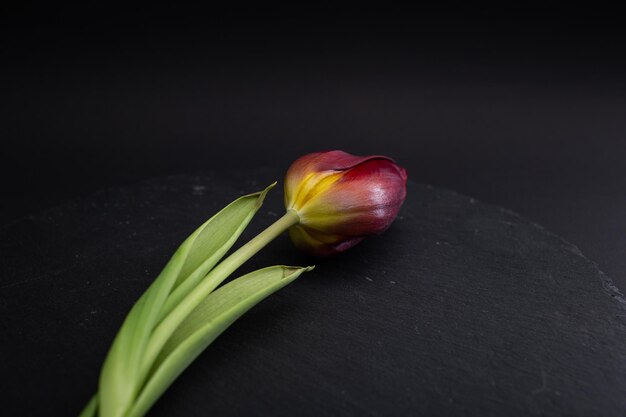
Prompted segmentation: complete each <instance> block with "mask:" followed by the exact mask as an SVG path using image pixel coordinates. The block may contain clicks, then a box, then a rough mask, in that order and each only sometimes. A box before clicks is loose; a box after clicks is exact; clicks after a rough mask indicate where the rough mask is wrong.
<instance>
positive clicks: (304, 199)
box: [290, 171, 343, 215]
mask: <svg viewBox="0 0 626 417" xmlns="http://www.w3.org/2000/svg"><path fill="white" fill-rule="evenodd" d="M342 175H343V172H336V171H323V172H311V173H309V174H307V175H306V176H305V177H304V179H303V180H302V182H301V183H300V184H299V186H298V189H297V191H296V193H295V198H294V199H293V202H292V203H291V207H290V208H293V209H295V210H297V211H298V212H300V214H301V215H303V213H301V211H302V209H303V208H304V206H305V205H306V203H308V202H309V201H310V200H311V199H312V198H314V197H315V196H317V195H319V194H320V193H323V192H325V191H327V190H328V189H329V188H331V187H332V185H333V184H334V183H335V182H337V181H339V179H341V177H342Z"/></svg>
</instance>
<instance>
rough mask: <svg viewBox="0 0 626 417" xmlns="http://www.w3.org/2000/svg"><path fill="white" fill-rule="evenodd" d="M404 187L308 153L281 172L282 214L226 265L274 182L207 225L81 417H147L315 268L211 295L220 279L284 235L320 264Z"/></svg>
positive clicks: (391, 215) (386, 213) (123, 343)
mask: <svg viewBox="0 0 626 417" xmlns="http://www.w3.org/2000/svg"><path fill="white" fill-rule="evenodd" d="M406 179H407V176H406V171H405V170H404V169H403V168H401V167H399V166H398V165H397V164H396V163H395V162H394V161H393V160H392V159H390V158H387V157H385V156H378V155H375V156H354V155H350V154H347V153H345V152H342V151H331V152H318V153H313V154H310V155H305V156H303V157H301V158H300V159H298V160H296V161H295V162H294V163H293V164H292V165H291V167H290V168H289V170H288V172H287V177H286V181H285V206H286V208H287V210H286V212H285V214H284V215H283V216H282V217H280V218H279V219H277V220H276V221H275V222H274V223H273V224H271V225H270V226H268V227H267V228H266V229H265V230H263V231H262V232H261V233H259V234H258V235H257V236H255V237H254V238H252V239H251V240H250V241H248V242H247V243H245V244H244V245H242V246H241V247H239V248H238V249H237V250H236V251H234V252H232V253H231V254H230V255H229V256H227V257H226V258H224V259H222V258H223V257H224V255H225V254H226V253H227V252H229V250H230V248H231V247H232V245H233V244H234V243H235V241H236V240H237V238H238V237H239V236H240V235H241V233H243V231H244V229H245V228H246V226H247V225H248V223H249V222H250V220H251V219H252V217H253V216H254V214H255V213H256V212H257V211H258V210H259V208H260V207H261V204H262V203H263V200H264V198H265V195H266V194H267V192H268V191H269V190H270V189H271V188H272V187H273V186H274V185H275V183H274V184H272V185H270V186H269V187H268V188H266V189H265V190H264V191H262V192H259V193H255V194H250V195H247V196H242V197H240V198H238V199H237V200H235V201H234V202H232V203H231V204H229V205H228V206H226V207H225V208H224V209H222V210H221V211H220V212H218V213H217V214H215V215H214V216H213V217H211V218H210V219H208V220H207V221H206V222H205V223H203V224H202V225H201V226H200V227H199V228H198V229H197V230H196V231H195V232H193V233H192V234H191V235H190V236H189V238H187V240H185V241H184V242H183V244H182V245H181V246H180V248H179V249H178V250H177V251H176V252H175V253H174V255H173V256H172V258H171V260H170V261H169V263H168V264H167V265H166V266H165V268H164V269H163V271H162V272H161V274H159V275H158V277H157V278H156V279H155V281H154V282H153V283H152V285H151V286H150V287H149V288H148V289H147V290H146V292H145V293H144V295H143V296H142V297H141V298H140V300H139V301H138V302H137V303H136V304H135V305H134V306H133V308H132V309H131V311H130V313H129V314H128V316H127V318H126V320H125V322H124V324H123V326H122V328H121V329H120V331H119V333H118V334H117V336H116V338H115V340H114V342H113V345H112V346H111V349H110V350H109V354H108V355H107V358H106V360H105V362H104V365H103V368H102V372H101V374H100V380H99V385H98V392H97V393H96V394H95V395H94V396H93V397H92V399H91V400H90V401H89V402H88V404H87V406H86V407H85V408H84V410H83V412H82V413H81V417H95V416H99V417H142V416H144V415H145V414H146V413H147V412H148V410H149V409H150V407H152V405H153V404H154V403H155V401H157V399H158V398H159V397H160V396H161V395H162V394H163V392H165V390H167V388H168V387H169V386H170V384H172V382H173V381H174V380H175V379H176V378H177V377H178V375H179V374H180V373H181V372H183V370H184V369H185V368H186V367H187V366H188V365H189V364H190V362H191V361H193V359H194V358H195V357H196V356H198V355H199V354H200V353H201V352H202V351H203V350H204V349H205V348H207V347H208V346H209V345H210V344H211V342H212V341H213V340H215V338H216V337H218V336H219V334H220V333H222V332H223V331H224V330H225V329H226V328H227V327H228V326H229V325H230V324H231V323H232V322H234V321H235V320H237V318H239V317H240V316H241V315H242V314H244V313H245V312H246V311H247V310H248V309H250V308H252V307H253V306H254V305H255V304H257V303H258V302H260V301H261V300H262V299H264V298H265V297H267V296H268V295H270V294H271V293H273V292H275V291H277V290H279V289H280V288H282V287H284V286H285V285H287V284H289V283H290V282H292V281H293V280H294V279H296V278H297V277H298V276H299V275H300V274H302V273H304V272H307V271H310V270H311V269H312V267H308V268H301V267H287V266H280V265H278V266H274V267H269V268H263V269H260V270H257V271H254V272H251V273H249V274H246V275H244V276H242V277H239V278H237V279H234V280H232V281H230V282H229V283H228V284H226V285H223V286H221V287H219V288H218V286H220V285H221V284H222V282H223V281H224V280H225V279H227V278H228V277H229V276H230V275H231V274H232V273H233V272H234V271H236V270H237V269H238V268H239V267H240V266H241V265H242V264H243V263H244V262H246V261H247V260H248V259H250V258H251V257H252V256H254V255H255V254H256V253H257V252H258V251H260V250H261V249H262V248H263V247H265V246H266V245H267V244H268V243H270V242H271V241H272V240H273V239H275V238H276V237H277V236H279V235H280V234H282V233H283V232H285V231H287V230H288V231H289V235H290V236H291V239H292V240H293V242H294V243H295V245H296V246H297V247H298V248H300V249H303V250H305V251H307V252H309V253H311V254H314V255H319V256H328V255H333V254H336V253H339V252H343V251H345V250H347V249H348V248H350V247H352V246H354V245H356V244H357V243H358V242H360V241H361V240H363V239H364V238H365V237H367V236H369V235H373V234H377V233H381V232H383V231H384V230H385V229H387V228H388V227H389V226H390V225H391V223H392V222H393V220H394V219H395V218H396V216H397V215H398V211H399V210H400V207H401V206H402V203H403V202H404V198H405V196H406ZM220 259H221V261H220ZM216 288H217V289H216Z"/></svg>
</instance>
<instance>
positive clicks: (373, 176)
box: [300, 159, 406, 237]
mask: <svg viewBox="0 0 626 417" xmlns="http://www.w3.org/2000/svg"><path fill="white" fill-rule="evenodd" d="M405 184H406V172H405V171H404V169H402V168H400V167H399V166H397V165H396V164H394V163H392V162H389V161H388V160H385V159H372V160H369V161H366V162H364V163H362V164H359V165H358V166H357V167H355V168H353V169H351V170H349V171H347V172H345V174H344V175H343V176H342V177H341V178H340V179H339V180H338V181H337V182H335V183H334V184H333V185H332V190H331V191H328V192H324V193H319V194H317V195H316V196H315V197H313V198H311V199H310V200H308V202H307V204H306V206H305V207H303V208H302V209H301V213H300V215H301V224H302V225H303V226H304V227H306V228H307V229H314V230H317V231H320V232H325V233H333V234H338V235H343V236H353V237H354V236H367V235H370V234H377V233H381V232H383V231H384V230H386V229H387V228H388V227H389V225H390V224H391V223H392V222H393V220H394V219H395V217H396V215H397V214H398V211H399V209H400V206H401V205H402V202H403V201H404V198H405V197H406V186H405Z"/></svg>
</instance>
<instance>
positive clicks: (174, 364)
mask: <svg viewBox="0 0 626 417" xmlns="http://www.w3.org/2000/svg"><path fill="white" fill-rule="evenodd" d="M311 269H312V267H309V268H299V267H287V266H273V267H269V268H264V269H261V270H258V271H255V272H252V273H250V274H247V275H244V276H242V277H240V278H238V279H236V280H234V281H231V282H229V283H228V284H226V285H224V286H223V287H221V288H219V289H217V290H215V291H214V292H213V293H211V294H210V295H209V296H208V297H206V298H205V299H204V301H203V302H202V303H201V304H199V305H198V307H196V309H195V310H193V312H192V313H191V314H189V316H187V318H186V319H185V320H184V321H183V322H182V323H181V325H180V326H179V327H178V329H177V330H176V331H175V332H174V333H173V334H172V337H171V338H170V339H169V340H168V342H167V344H166V345H165V346H164V348H163V350H162V351H161V354H160V355H159V357H158V359H157V360H156V362H155V364H154V368H153V370H152V373H151V375H150V377H149V378H148V381H147V382H146V385H145V386H144V388H143V389H142V391H141V393H140V394H139V396H138V398H137V401H136V402H135V404H134V405H133V407H132V408H131V409H130V411H129V413H128V414H127V415H126V417H141V416H143V415H144V414H145V413H146V412H147V411H148V410H149V409H150V407H151V406H152V405H153V404H154V402H155V401H156V400H157V399H158V398H159V397H160V396H161V395H162V394H163V392H165V390H166V389H167V388H168V387H169V386H170V385H171V384H172V382H174V380H175V379H176V378H177V377H178V375H180V373H181V372H183V370H185V368H187V366H188V365H189V364H190V363H191V362H193V360H194V359H195V358H196V357H197V356H198V355H199V354H200V353H201V352H202V351H203V350H204V349H205V348H206V347H207V346H208V345H210V344H211V342H213V340H215V339H216V338H217V337H218V336H219V335H220V334H221V333H222V332H223V331H224V330H226V328H228V326H230V325H231V324H232V323H233V322H234V321H235V320H237V319H238V318H239V317H241V315H243V314H244V313H245V312H246V311H248V310H249V309H250V308H252V307H253V306H254V305H256V304H257V303H259V302H260V301H261V300H263V299H264V298H265V297H267V296H269V295H270V294H272V293H273V292H275V291H277V290H279V289H280V288H282V287H284V286H285V285H287V284H289V283H290V282H292V281H293V280H295V279H296V278H297V277H298V276H300V274H302V273H303V272H305V271H310V270H311Z"/></svg>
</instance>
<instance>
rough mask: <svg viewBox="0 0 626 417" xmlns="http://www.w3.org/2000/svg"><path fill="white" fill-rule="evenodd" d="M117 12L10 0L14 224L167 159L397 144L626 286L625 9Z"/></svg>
mask: <svg viewBox="0 0 626 417" xmlns="http://www.w3.org/2000/svg"><path fill="white" fill-rule="evenodd" d="M111 11H112V10H108V9H107V7H106V6H100V8H95V9H90V10H80V9H78V10H77V6H72V7H65V8H56V9H53V10H39V13H38V14H37V16H34V15H33V14H32V13H30V12H31V11H24V10H17V11H14V10H5V11H3V15H2V21H1V22H0V23H1V26H2V31H3V36H2V41H1V48H2V56H1V59H2V94H1V97H2V100H1V101H0V103H1V106H2V108H1V116H0V117H1V124H0V138H1V140H2V154H3V156H4V157H3V158H2V159H3V162H2V178H3V198H2V201H3V204H2V206H1V209H0V222H2V223H8V222H11V221H13V220H15V219H17V218H20V217H23V216H26V215H29V214H31V213H36V212H40V211H41V210H44V209H46V208H49V207H51V206H54V205H57V204H60V203H62V202H63V201H66V200H67V199H71V198H74V197H77V196H80V195H85V194H89V193H91V192H93V191H95V190H98V189H102V188H106V187H110V186H114V185H123V184H128V183H132V182H135V181H139V180H143V179H148V178H151V177H154V176H160V175H166V174H174V173H182V172H196V171H211V170H215V171H217V172H219V171H220V170H223V169H226V168H237V167H247V168H248V167H254V166H272V167H277V168H279V169H286V168H287V166H288V165H289V163H290V162H291V161H292V160H293V159H295V158H296V157H298V156H299V155H301V154H303V153H307V152H311V151H317V150H324V149H343V150H346V151H348V152H351V153H356V154H371V153H382V154H387V155H390V156H392V157H394V158H395V159H397V161H398V162H399V163H400V164H402V165H404V166H405V167H406V168H407V169H408V171H409V175H410V177H411V178H412V179H413V180H415V181H418V182H423V183H430V184H433V185H436V186H440V187H444V188H449V189H454V190H456V191H459V192H461V193H464V194H468V195H471V196H474V197H476V198H478V199H480V200H483V201H485V202H489V203H493V204H497V205H501V206H504V207H507V208H510V209H512V210H514V211H517V212H519V213H521V214H522V215H524V216H526V217H529V218H530V219H532V220H534V221H536V222H538V223H540V224H542V225H544V226H546V227H547V228H548V229H550V230H552V231H554V232H556V233H558V234H560V235H562V236H563V237H565V238H566V239H567V240H569V241H571V242H573V243H575V244H576V245H578V246H579V247H580V248H581V250H582V251H583V253H585V254H586V255H587V256H589V257H590V258H591V259H593V260H595V261H596V262H598V264H599V267H600V269H602V270H603V271H605V272H606V273H607V274H608V275H609V276H611V277H612V278H613V279H614V280H615V281H616V283H617V285H618V286H619V287H620V288H622V289H623V288H626V257H625V256H624V253H625V252H624V250H625V249H626V217H625V216H624V213H626V194H625V193H624V191H623V190H624V188H625V186H626V167H625V165H624V156H625V153H626V141H625V137H624V136H625V134H626V118H625V117H624V116H625V115H626V96H625V94H624V93H625V89H626V85H625V84H626V83H625V81H626V80H625V78H624V70H625V69H626V65H625V64H626V59H625V58H626V57H625V55H624V47H623V41H622V40H623V36H622V35H623V34H622V31H621V29H620V25H619V22H617V21H612V20H611V19H606V18H592V17H590V16H588V15H586V16H585V15H579V16H568V15H565V14H564V13H562V11H559V12H557V13H553V14H549V15H548V14H546V13H545V11H541V12H533V13H525V12H523V11H520V10H516V11H511V12H504V11H491V10H472V12H473V13H472V14H471V15H470V14H469V13H467V11H464V10H457V11H455V12H454V13H451V12H449V11H445V12H426V11H423V10H421V11H417V12H414V13H408V12H407V11H404V10H392V11H389V10H384V11H381V10H368V11H366V12H367V13H359V14H358V15H357V14H356V13H355V11H354V10H353V11H350V12H338V11H335V10H333V9H321V8H318V9H309V10H290V9H287V10H285V9H284V8H276V9H245V10H244V9H242V10H230V11H223V10H211V11H208V12H204V11H201V10H199V9H198V10H185V11H184V14H185V17H181V16H180V10H171V9H167V8H165V9H159V10H154V7H152V8H151V9H147V10H143V9H137V10H133V11H131V12H128V11H124V12H121V11H117V12H116V15H115V16H114V17H104V16H105V14H109V13H110V12H111ZM359 12H362V10H359ZM283 16H288V17H283Z"/></svg>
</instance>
